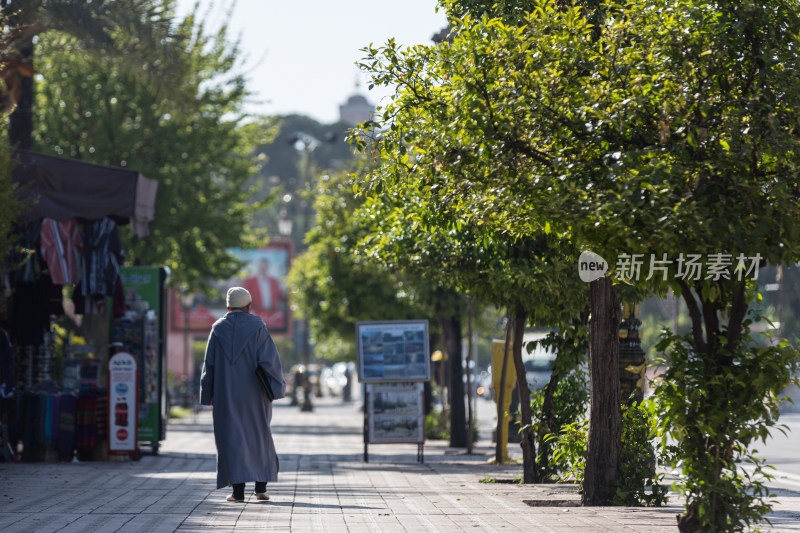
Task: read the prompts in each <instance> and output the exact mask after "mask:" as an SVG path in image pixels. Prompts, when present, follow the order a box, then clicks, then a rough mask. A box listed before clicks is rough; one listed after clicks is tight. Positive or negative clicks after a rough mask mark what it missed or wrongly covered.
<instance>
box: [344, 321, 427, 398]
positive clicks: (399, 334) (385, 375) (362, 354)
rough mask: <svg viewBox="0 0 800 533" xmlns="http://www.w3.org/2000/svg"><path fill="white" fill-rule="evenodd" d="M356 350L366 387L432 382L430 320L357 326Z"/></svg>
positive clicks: (357, 324)
mask: <svg viewBox="0 0 800 533" xmlns="http://www.w3.org/2000/svg"><path fill="white" fill-rule="evenodd" d="M356 347H357V360H358V377H359V379H360V380H361V381H362V382H364V383H377V382H386V381H427V380H429V379H430V356H429V348H428V321H427V320H395V321H386V322H357V323H356Z"/></svg>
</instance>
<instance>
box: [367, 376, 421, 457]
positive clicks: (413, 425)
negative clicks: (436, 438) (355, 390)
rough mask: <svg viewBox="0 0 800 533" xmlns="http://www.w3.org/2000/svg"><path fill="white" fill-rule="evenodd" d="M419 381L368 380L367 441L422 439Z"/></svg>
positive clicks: (418, 440)
mask: <svg viewBox="0 0 800 533" xmlns="http://www.w3.org/2000/svg"><path fill="white" fill-rule="evenodd" d="M422 387H423V385H422V382H420V381H411V382H393V383H369V384H367V397H368V400H367V401H368V406H367V409H368V411H367V412H368V416H369V442H370V443H372V444H389V443H403V442H408V443H417V444H422V443H423V442H425V432H424V429H425V428H424V426H425V423H424V420H425V417H424V416H423V412H422V411H423V409H422Z"/></svg>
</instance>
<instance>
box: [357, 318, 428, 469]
mask: <svg viewBox="0 0 800 533" xmlns="http://www.w3.org/2000/svg"><path fill="white" fill-rule="evenodd" d="M356 348H357V354H356V359H357V366H358V376H359V379H360V380H361V381H362V382H363V383H365V385H366V387H365V389H366V395H365V398H364V462H365V463H367V462H369V444H390V443H391V444H395V443H413V444H416V445H417V462H419V463H422V462H424V445H425V413H424V409H423V403H424V402H423V382H424V381H427V380H429V379H430V363H429V360H430V357H429V347H428V321H427V320H395V321H384V322H357V323H356Z"/></svg>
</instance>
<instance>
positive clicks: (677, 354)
mask: <svg viewBox="0 0 800 533" xmlns="http://www.w3.org/2000/svg"><path fill="white" fill-rule="evenodd" d="M756 318H757V317H756ZM747 325H749V322H747V323H745V326H747ZM657 349H658V350H660V351H663V352H667V353H668V354H669V357H670V361H671V365H670V366H669V367H668V368H667V370H666V372H665V373H664V375H663V376H662V379H661V380H660V382H659V384H658V387H657V388H656V393H655V398H656V400H657V402H658V403H657V406H658V415H659V418H660V420H661V424H662V435H661V436H662V446H663V447H667V446H668V443H670V442H673V443H674V447H675V451H676V452H677V458H680V459H682V461H683V462H682V464H681V470H682V473H683V474H684V476H683V478H682V482H681V483H679V484H678V488H679V490H680V491H681V492H682V493H683V494H684V495H685V497H686V499H687V508H688V509H689V513H690V514H689V518H690V519H691V520H692V521H693V522H694V523H696V524H697V526H698V527H699V528H700V529H701V530H704V531H741V530H743V529H745V528H747V527H751V526H753V525H754V524H757V523H758V522H760V521H761V520H764V519H765V515H766V513H768V512H769V511H770V509H771V506H770V503H769V501H768V499H769V497H770V493H769V490H768V488H767V487H766V485H765V481H766V480H769V479H771V478H772V476H771V475H770V474H769V473H768V472H767V471H766V470H765V468H766V465H765V464H764V461H763V460H762V459H759V458H758V457H756V455H755V453H756V451H755V450H754V449H753V448H752V446H753V445H754V444H756V442H757V441H761V442H765V441H766V439H767V438H768V437H769V436H770V433H771V430H772V429H775V428H777V429H781V430H782V431H783V426H779V425H778V424H777V420H778V417H779V414H780V413H779V403H780V398H779V394H780V393H781V391H782V390H783V389H784V387H785V386H786V385H787V384H788V383H790V382H791V381H793V380H794V381H796V380H797V378H796V377H795V376H797V375H798V371H799V370H800V352H799V351H798V349H797V347H795V346H792V345H790V344H788V343H786V342H785V341H781V342H777V343H776V344H775V345H771V346H758V345H755V344H753V343H752V339H751V338H750V337H749V336H743V337H742V339H741V340H740V341H739V342H738V343H737V344H736V346H735V347H734V349H733V351H732V352H731V353H729V354H728V355H729V356H730V358H731V359H730V361H729V362H728V361H724V362H722V361H712V360H709V358H707V357H704V356H703V354H702V353H700V351H699V350H698V349H697V347H696V346H695V339H694V337H692V336H682V337H681V336H676V335H673V334H672V333H671V332H669V331H666V330H665V331H664V332H663V333H662V339H661V341H660V342H659V344H658V346H657ZM742 463H745V464H748V465H749V466H751V467H752V470H753V471H752V473H749V472H747V471H744V470H742V469H740V468H739V465H740V464H742Z"/></svg>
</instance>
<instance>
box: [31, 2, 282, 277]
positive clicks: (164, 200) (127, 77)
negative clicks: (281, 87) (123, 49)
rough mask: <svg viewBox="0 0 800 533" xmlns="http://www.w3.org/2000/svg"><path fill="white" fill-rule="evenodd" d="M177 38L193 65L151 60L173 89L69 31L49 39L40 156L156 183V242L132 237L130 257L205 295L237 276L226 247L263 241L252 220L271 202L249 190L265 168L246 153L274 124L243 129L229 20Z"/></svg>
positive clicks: (191, 23) (187, 29) (39, 116)
mask: <svg viewBox="0 0 800 533" xmlns="http://www.w3.org/2000/svg"><path fill="white" fill-rule="evenodd" d="M174 31H175V33H176V36H177V37H176V38H178V39H180V40H181V42H182V43H183V47H182V49H181V52H180V54H181V61H182V63H183V64H185V65H188V67H187V68H186V69H185V70H181V71H178V72H174V71H172V72H167V71H166V69H167V68H169V67H168V65H169V63H168V62H165V61H163V60H160V59H153V60H152V61H151V62H150V63H148V65H147V66H148V68H149V69H150V70H152V71H154V72H157V73H158V74H157V76H165V77H166V76H169V78H170V79H172V80H174V84H173V85H171V86H170V87H169V88H167V87H164V86H163V85H161V84H154V83H149V82H147V81H145V80H143V79H142V78H141V76H138V75H134V74H133V73H131V72H130V70H129V69H126V68H123V66H122V65H121V61H123V59H120V58H119V57H117V56H114V55H107V56H101V57H99V58H98V57H97V56H95V55H92V54H89V53H87V52H85V51H84V49H83V48H82V46H81V43H80V42H79V41H77V40H75V39H73V38H70V37H67V36H65V35H64V34H59V33H55V32H47V33H44V34H42V35H41V36H40V38H39V40H38V42H37V45H36V46H37V54H38V57H39V58H40V59H39V60H38V61H37V70H38V72H39V73H40V74H41V77H42V79H41V82H40V83H39V86H38V89H37V106H36V123H37V124H38V125H39V126H38V129H37V131H36V132H35V133H36V149H37V150H38V151H41V152H44V153H49V154H52V155H57V156H63V157H70V158H75V159H82V160H86V161H91V162H94V163H101V164H108V165H115V166H124V167H129V168H133V169H136V170H137V171H139V172H141V173H142V174H144V175H145V176H147V177H149V178H151V179H155V180H156V181H158V184H159V188H158V195H157V200H156V215H155V221H154V222H153V223H152V225H151V236H150V237H149V238H146V239H144V240H141V241H138V240H131V239H130V238H126V242H124V243H123V244H124V247H125V249H126V253H127V258H126V259H127V261H129V262H135V263H138V264H154V265H164V266H167V267H169V268H170V269H171V271H172V283H173V284H174V285H176V286H188V287H197V288H200V289H202V288H207V286H208V282H209V281H210V280H213V279H226V278H228V277H231V276H232V275H234V274H235V273H237V271H238V270H239V268H240V264H239V262H238V260H237V259H236V257H234V256H233V255H231V254H230V253H229V251H228V250H229V249H230V248H234V247H236V248H249V247H253V246H257V245H259V244H260V243H262V242H263V235H261V234H259V233H257V232H256V231H254V230H253V229H252V228H251V227H250V220H251V217H252V214H253V212H254V211H255V210H257V209H259V208H261V207H262V206H263V205H264V204H265V203H266V201H265V202H262V203H252V204H248V200H249V199H250V198H251V194H252V192H253V191H252V190H251V189H250V188H249V187H247V184H248V180H249V179H250V177H251V176H252V175H253V174H254V173H255V172H256V170H257V168H258V167H257V163H256V161H255V160H254V159H253V158H251V157H250V156H251V154H252V152H253V150H254V148H255V147H256V146H258V145H261V144H264V143H266V142H268V140H269V138H270V135H271V128H270V127H269V124H268V122H266V121H263V120H255V121H251V122H249V123H246V122H245V118H246V115H245V114H244V112H243V104H244V102H245V99H246V98H247V96H248V94H249V93H248V91H247V89H246V88H245V78H244V74H243V73H242V72H241V65H240V64H239V56H238V50H237V47H236V45H235V43H231V42H230V41H229V40H228V35H227V33H226V25H222V27H221V29H220V30H218V31H217V33H215V34H213V35H208V33H207V31H206V28H205V27H204V26H203V24H202V23H200V22H198V20H197V19H195V18H194V17H193V16H190V17H188V18H187V19H186V20H184V21H181V22H180V23H179V24H177V26H176V27H175V29H174ZM268 200H269V199H268ZM123 236H124V237H127V233H123Z"/></svg>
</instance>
